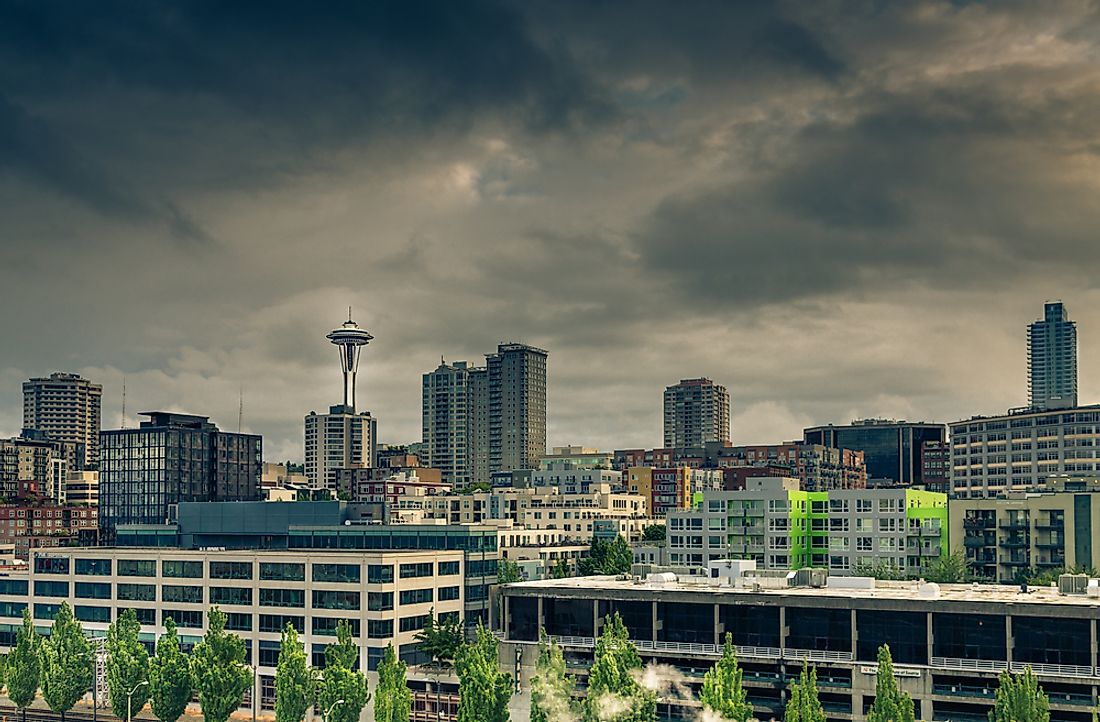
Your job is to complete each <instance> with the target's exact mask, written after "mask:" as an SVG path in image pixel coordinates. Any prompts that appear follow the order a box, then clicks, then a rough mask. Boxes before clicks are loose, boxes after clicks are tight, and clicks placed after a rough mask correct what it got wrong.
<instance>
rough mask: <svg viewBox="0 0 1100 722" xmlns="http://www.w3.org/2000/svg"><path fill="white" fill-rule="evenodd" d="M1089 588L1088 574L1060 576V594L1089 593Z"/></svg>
mask: <svg viewBox="0 0 1100 722" xmlns="http://www.w3.org/2000/svg"><path fill="white" fill-rule="evenodd" d="M1088 587H1089V575H1088V574H1060V575H1058V592H1059V593H1060V594H1084V593H1085V592H1086V591H1088Z"/></svg>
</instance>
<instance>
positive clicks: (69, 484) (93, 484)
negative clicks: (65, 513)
mask: <svg viewBox="0 0 1100 722" xmlns="http://www.w3.org/2000/svg"><path fill="white" fill-rule="evenodd" d="M65 503H67V504H71V505H72V506H98V505H99V472H98V471H70V472H68V473H67V474H66V475H65Z"/></svg>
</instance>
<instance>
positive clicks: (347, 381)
mask: <svg viewBox="0 0 1100 722" xmlns="http://www.w3.org/2000/svg"><path fill="white" fill-rule="evenodd" d="M326 338H328V340H329V342H330V343H332V345H334V346H336V347H337V348H338V349H339V351H340V370H341V371H343V372H344V406H345V407H346V408H347V409H349V410H350V411H351V412H352V413H354V412H355V374H356V373H357V372H358V371H359V355H360V351H361V349H362V347H363V346H366V345H367V344H368V343H370V341H371V339H372V338H374V336H371V335H370V334H369V333H367V331H366V329H362V328H359V324H357V323H355V321H352V320H351V308H348V320H347V321H345V322H344V323H343V325H341V326H340V328H337V329H334V330H333V331H332V332H331V333H329V334H328V336H327V337H326Z"/></svg>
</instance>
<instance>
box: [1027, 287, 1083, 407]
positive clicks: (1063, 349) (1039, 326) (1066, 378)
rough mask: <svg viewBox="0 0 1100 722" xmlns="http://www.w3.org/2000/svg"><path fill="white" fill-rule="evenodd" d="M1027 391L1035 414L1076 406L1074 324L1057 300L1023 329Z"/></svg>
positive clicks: (1075, 332) (1047, 305) (1075, 338)
mask: <svg viewBox="0 0 1100 722" xmlns="http://www.w3.org/2000/svg"><path fill="white" fill-rule="evenodd" d="M1027 391H1028V405H1029V406H1030V407H1031V408H1032V409H1035V410H1036V411H1049V410H1051V409H1065V408H1072V407H1074V406H1077V324H1076V323H1075V322H1073V321H1070V320H1069V315H1068V314H1067V313H1066V308H1065V306H1064V305H1062V302H1061V301H1051V302H1049V303H1047V304H1046V306H1045V307H1044V308H1043V318H1042V319H1040V320H1038V321H1036V322H1035V323H1032V324H1031V325H1029V326H1028V327H1027Z"/></svg>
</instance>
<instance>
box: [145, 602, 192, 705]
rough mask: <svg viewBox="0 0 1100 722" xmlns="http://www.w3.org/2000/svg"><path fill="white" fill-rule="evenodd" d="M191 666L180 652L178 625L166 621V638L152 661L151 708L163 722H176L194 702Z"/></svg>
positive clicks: (170, 620) (160, 643)
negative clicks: (192, 700)
mask: <svg viewBox="0 0 1100 722" xmlns="http://www.w3.org/2000/svg"><path fill="white" fill-rule="evenodd" d="M191 690H192V681H191V665H190V664H189V663H188V661H187V655H185V654H184V653H183V652H182V651H181V650H180V638H179V635H177V634H176V623H175V622H174V621H172V618H171V617H168V618H166V619H165V620H164V634H162V635H160V639H158V640H157V649H156V654H154V655H153V657H152V659H150V660H149V703H150V704H149V706H150V707H151V708H152V710H153V714H154V715H156V717H157V719H159V720H160V721H161V722H176V720H178V719H179V718H180V717H181V716H182V715H183V712H184V710H186V709H187V703H188V702H189V701H190V700H191Z"/></svg>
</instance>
